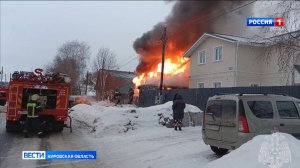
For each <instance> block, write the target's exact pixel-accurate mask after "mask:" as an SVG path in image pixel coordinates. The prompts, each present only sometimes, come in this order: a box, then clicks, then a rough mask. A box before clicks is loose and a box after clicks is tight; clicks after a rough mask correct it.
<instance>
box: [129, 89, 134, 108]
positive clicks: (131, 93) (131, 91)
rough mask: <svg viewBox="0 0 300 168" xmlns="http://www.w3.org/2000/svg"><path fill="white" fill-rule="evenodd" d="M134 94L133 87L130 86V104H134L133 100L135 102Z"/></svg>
mask: <svg viewBox="0 0 300 168" xmlns="http://www.w3.org/2000/svg"><path fill="white" fill-rule="evenodd" d="M133 95H134V91H133V89H132V88H129V90H128V99H129V101H128V104H132V102H133Z"/></svg>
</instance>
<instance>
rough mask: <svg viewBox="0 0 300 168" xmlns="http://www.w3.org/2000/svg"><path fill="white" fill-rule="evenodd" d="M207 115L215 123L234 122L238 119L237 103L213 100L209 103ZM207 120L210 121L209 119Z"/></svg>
mask: <svg viewBox="0 0 300 168" xmlns="http://www.w3.org/2000/svg"><path fill="white" fill-rule="evenodd" d="M206 115H209V116H211V118H212V120H213V121H220V120H221V118H222V121H223V122H228V123H231V122H234V121H235V118H236V102H235V101H233V100H212V101H209V102H208V103H207V108H206ZM207 120H210V119H209V118H207Z"/></svg>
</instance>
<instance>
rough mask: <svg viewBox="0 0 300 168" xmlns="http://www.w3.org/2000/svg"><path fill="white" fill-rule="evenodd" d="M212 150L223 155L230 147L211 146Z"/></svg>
mask: <svg viewBox="0 0 300 168" xmlns="http://www.w3.org/2000/svg"><path fill="white" fill-rule="evenodd" d="M210 148H211V150H212V151H214V152H215V153H216V154H217V155H220V156H223V155H225V154H226V153H227V152H228V149H224V148H218V147H216V146H210Z"/></svg>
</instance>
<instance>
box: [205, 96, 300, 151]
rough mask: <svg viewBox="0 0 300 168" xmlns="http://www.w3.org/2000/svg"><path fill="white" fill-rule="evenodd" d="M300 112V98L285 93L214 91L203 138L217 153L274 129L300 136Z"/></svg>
mask: <svg viewBox="0 0 300 168" xmlns="http://www.w3.org/2000/svg"><path fill="white" fill-rule="evenodd" d="M299 114H300V100H299V99H297V98H294V97H290V96H286V95H275V94H225V95H215V96H213V97H210V98H209V99H208V101H207V104H206V109H205V112H204V114H203V118H202V120H203V121H202V126H203V127H202V138H203V140H204V142H205V144H207V145H210V147H211V149H212V150H213V151H214V152H215V153H216V154H218V155H224V154H226V153H227V152H228V150H230V149H236V148H238V147H239V146H241V145H242V144H243V143H245V142H247V141H249V140H250V139H252V138H253V137H254V136H256V135H260V134H270V133H272V131H274V130H277V131H280V132H284V133H289V134H292V135H293V136H295V137H296V138H298V139H300V117H299Z"/></svg>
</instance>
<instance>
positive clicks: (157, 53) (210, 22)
mask: <svg viewBox="0 0 300 168" xmlns="http://www.w3.org/2000/svg"><path fill="white" fill-rule="evenodd" d="M170 3H175V4H174V6H173V9H172V12H171V14H170V15H169V16H168V17H167V18H166V19H165V21H164V22H161V23H158V24H156V25H155V26H154V27H153V29H152V30H150V31H148V32H146V33H144V34H143V35H142V36H141V37H139V38H137V39H136V40H135V42H134V44H133V47H134V49H135V51H136V52H137V53H138V55H139V57H140V63H139V65H138V66H137V68H136V72H137V73H139V74H141V73H143V72H147V71H149V70H151V69H153V68H154V66H156V65H157V63H159V62H161V50H162V49H161V42H160V38H161V36H162V31H163V27H167V38H168V42H167V47H166V57H174V56H175V55H176V56H181V55H182V54H183V53H184V52H185V51H186V50H187V49H188V47H190V46H191V45H192V44H193V43H194V42H195V41H196V40H197V39H198V38H199V37H200V36H201V35H202V33H204V32H217V33H226V32H227V33H228V32H233V31H240V30H235V29H236V26H234V25H230V24H232V23H233V24H235V22H236V20H234V18H235V16H238V15H244V13H248V14H249V12H250V11H251V9H249V8H248V9H244V10H243V11H238V12H237V13H235V14H233V15H231V16H222V17H218V19H213V18H214V17H217V16H220V15H222V13H223V14H224V13H226V12H227V11H229V10H232V9H233V8H235V7H238V6H241V5H243V4H245V1H240V2H239V1H176V2H170ZM245 10H246V11H245ZM231 18H232V19H231ZM242 22H244V19H243V20H242ZM228 23H230V24H229V25H230V27H229V28H228V27H226V29H227V30H223V29H222V25H223V24H226V25H228ZM243 24H244V23H243Z"/></svg>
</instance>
